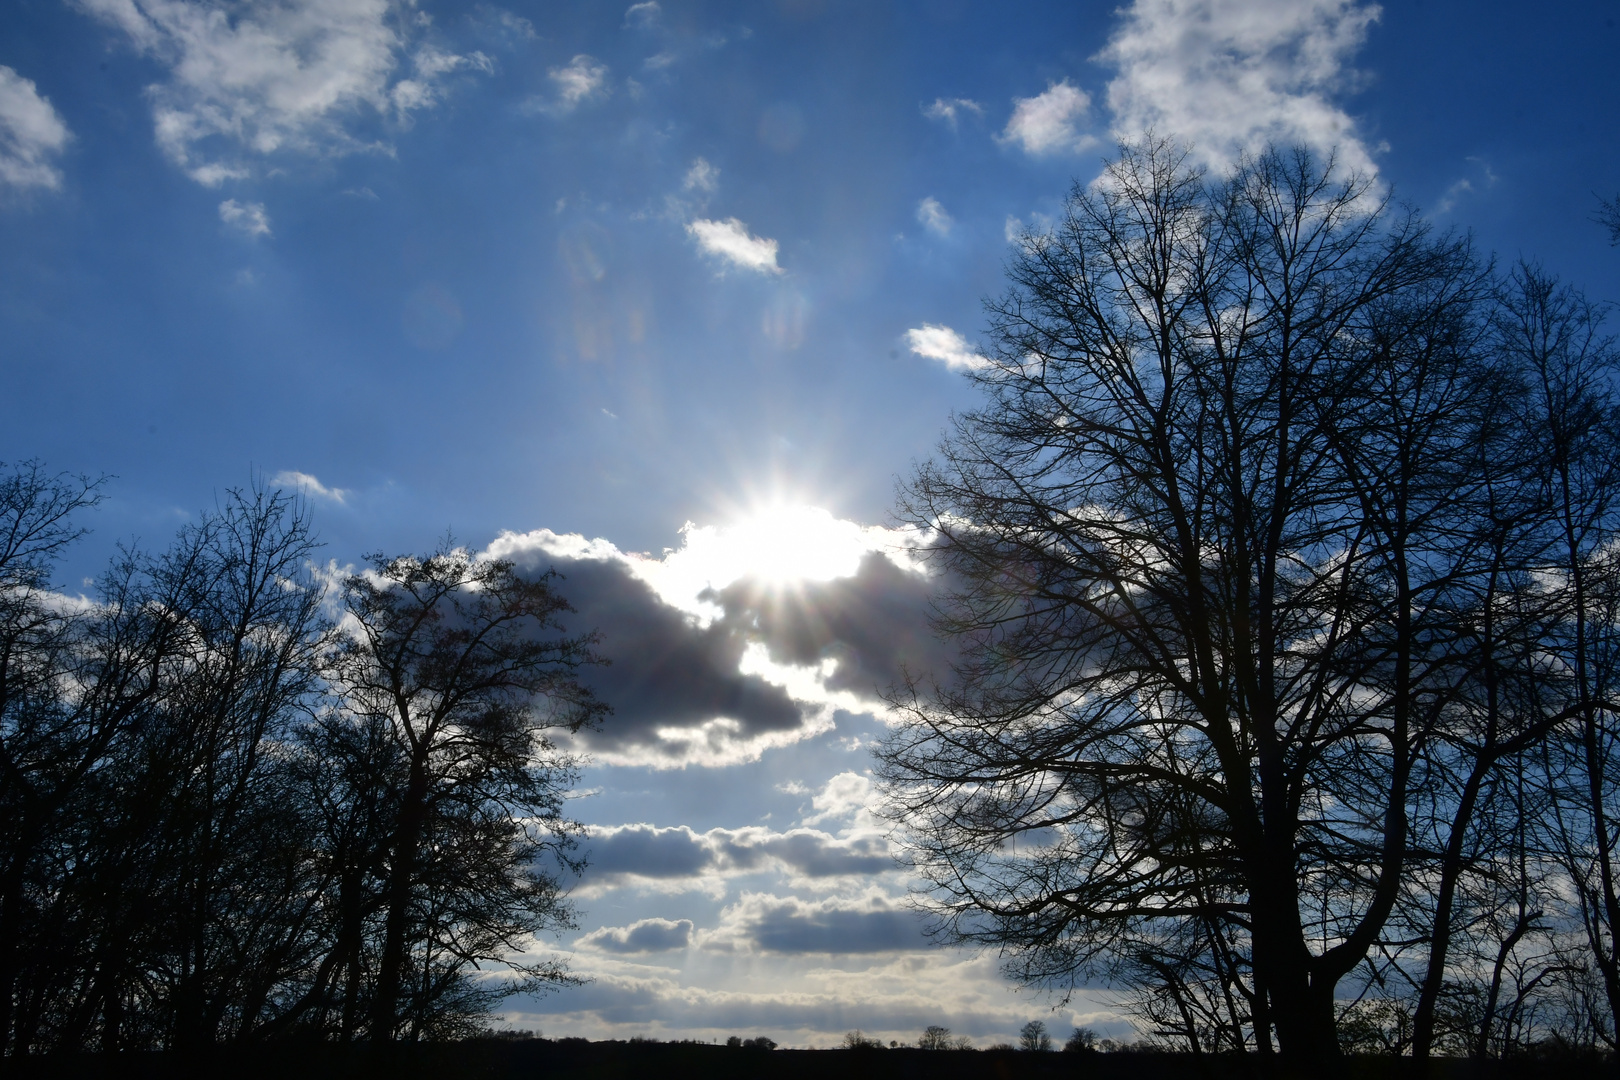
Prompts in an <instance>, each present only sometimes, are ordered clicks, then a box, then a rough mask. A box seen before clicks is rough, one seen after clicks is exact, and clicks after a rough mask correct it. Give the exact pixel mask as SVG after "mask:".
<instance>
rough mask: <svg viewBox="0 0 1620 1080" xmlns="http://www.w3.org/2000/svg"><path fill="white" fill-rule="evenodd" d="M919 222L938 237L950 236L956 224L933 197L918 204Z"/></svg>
mask: <svg viewBox="0 0 1620 1080" xmlns="http://www.w3.org/2000/svg"><path fill="white" fill-rule="evenodd" d="M917 220H918V221H919V222H920V223H921V224H922V225H923V227H924V228H926V229H927V230H928V231H929V232H931V233H933V234H934V235H936V236H949V235H950V234H951V226H952V225H954V224H956V222H955V221H953V220H952V219H951V215H949V214H947V213H946V212H945V208H944V207H943V206H941V205H940V204H939V200H938V199H936V198H934V197H933V196H932V195H930V196H928V197H927V198H926V199H924V200H923V201H922V202H920V203H918V204H917Z"/></svg>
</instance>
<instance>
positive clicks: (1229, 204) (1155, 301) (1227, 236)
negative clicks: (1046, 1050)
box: [882, 141, 1495, 1064]
mask: <svg viewBox="0 0 1620 1080" xmlns="http://www.w3.org/2000/svg"><path fill="white" fill-rule="evenodd" d="M1009 276H1010V277H1011V279H1012V287H1011V289H1010V290H1009V292H1008V293H1007V294H1006V296H1005V297H1003V298H1002V299H1000V300H999V301H995V302H992V303H990V304H988V305H987V306H988V310H989V312H990V317H991V326H990V336H991V343H992V344H991V349H990V352H989V354H988V356H987V360H988V361H989V362H988V364H987V366H986V367H985V368H984V369H983V370H981V371H979V372H978V373H976V374H975V375H974V378H975V380H976V381H977V382H978V383H979V385H980V387H981V389H982V391H983V392H984V394H985V399H986V401H985V404H984V405H983V406H982V407H981V408H979V409H976V410H974V411H972V412H970V413H967V414H965V415H964V416H962V417H960V418H959V419H958V420H957V421H956V423H955V426H954V429H953V432H952V434H951V436H950V437H949V438H948V439H947V440H946V442H945V443H944V444H943V445H942V447H941V450H940V453H939V455H938V457H937V459H936V460H935V461H934V462H932V463H929V464H925V465H923V466H922V467H920V468H919V469H918V470H917V472H916V473H915V475H914V476H913V478H912V480H911V481H910V483H909V484H908V485H907V487H906V489H905V491H904V493H903V497H902V503H901V513H902V515H903V516H904V517H905V518H907V519H909V520H911V521H914V522H916V523H918V524H920V525H923V526H926V527H928V528H932V529H934V530H936V531H937V534H938V536H939V537H940V540H939V545H938V548H937V550H938V554H939V558H940V559H941V560H942V561H943V562H944V564H945V565H946V566H947V567H948V568H949V571H950V574H951V575H952V580H953V581H955V582H957V583H959V584H958V587H957V588H956V590H955V592H954V594H953V595H952V596H951V598H950V600H949V602H948V605H947V607H946V608H945V610H944V612H943V614H942V618H941V620H940V626H941V629H942V630H943V631H945V632H946V633H948V634H951V635H953V636H954V637H955V638H957V639H958V640H959V642H960V643H961V644H962V645H963V647H964V657H965V659H964V660H963V661H962V662H961V663H960V664H958V665H957V668H956V670H955V671H954V672H953V675H952V678H951V679H950V680H948V681H946V682H943V683H941V684H938V685H918V686H914V687H913V688H912V692H911V694H910V695H909V696H906V697H904V698H902V699H900V700H898V701H897V702H896V704H897V706H899V707H900V708H901V709H903V710H904V711H905V713H906V714H907V716H908V721H909V722H908V723H906V724H904V725H902V726H901V727H900V728H899V729H898V730H897V731H896V732H895V733H894V735H893V736H892V737H891V739H890V741H889V742H888V744H887V746H886V748H885V750H884V752H883V754H882V774H883V778H884V781H885V784H886V788H887V791H888V793H889V796H890V799H891V806H892V810H893V813H894V816H895V819H896V822H897V826H898V828H899V831H900V833H901V835H902V837H903V838H904V839H905V840H906V842H907V843H908V845H909V847H910V850H911V851H912V852H913V853H914V856H915V861H916V865H917V867H918V869H919V870H920V871H921V872H922V873H923V874H924V875H925V876H926V879H927V880H928V882H929V883H930V885H931V886H932V891H931V894H930V895H931V900H932V903H933V905H934V910H935V911H936V912H937V913H938V914H939V916H940V917H941V918H942V920H943V926H944V928H945V929H946V931H947V933H948V934H950V935H952V936H954V937H955V938H957V939H958V940H964V941H970V942H979V943H983V944H987V945H992V946H995V947H997V948H1000V949H1002V950H1003V951H1004V952H1005V953H1006V954H1007V955H1008V957H1009V961H1008V967H1009V970H1010V972H1011V973H1012V974H1013V975H1014V976H1016V977H1018V978H1020V979H1023V980H1025V981H1028V982H1032V983H1036V984H1043V985H1055V986H1059V987H1068V986H1072V985H1073V980H1074V979H1076V978H1077V977H1078V976H1079V975H1080V973H1082V972H1087V971H1093V972H1095V971H1107V970H1109V969H1110V968H1113V969H1114V970H1116V971H1117V970H1118V969H1117V967H1116V964H1117V961H1118V958H1120V957H1136V956H1143V955H1150V953H1151V950H1149V951H1148V952H1147V953H1144V950H1143V949H1142V948H1140V945H1141V943H1142V942H1144V941H1147V942H1150V943H1151V942H1153V941H1155V940H1163V939H1164V938H1165V936H1166V935H1167V934H1169V933H1173V932H1174V931H1175V928H1176V927H1181V926H1187V925H1191V924H1196V923H1198V922H1200V921H1202V922H1204V923H1205V924H1207V925H1208V926H1210V927H1211V933H1210V935H1209V937H1208V938H1207V939H1206V941H1221V942H1224V943H1225V945H1224V946H1223V948H1229V949H1230V950H1231V951H1230V957H1231V959H1229V960H1226V961H1223V962H1224V963H1228V964H1229V965H1230V970H1229V972H1228V973H1226V974H1223V975H1222V976H1221V977H1222V978H1227V979H1230V978H1231V977H1232V975H1234V974H1235V975H1236V976H1237V977H1238V978H1239V979H1240V980H1241V981H1243V982H1244V983H1245V986H1244V988H1243V991H1242V992H1241V995H1240V996H1241V997H1242V998H1244V1000H1245V1002H1246V1003H1247V1005H1248V1007H1247V1008H1246V1009H1244V1010H1242V1011H1243V1012H1244V1013H1246V1014H1247V1016H1246V1019H1245V1021H1244V1022H1246V1023H1247V1024H1249V1025H1250V1026H1251V1027H1252V1029H1253V1030H1254V1032H1255V1039H1256V1041H1257V1043H1258V1044H1259V1045H1260V1046H1261V1047H1262V1048H1266V1047H1268V1046H1269V1044H1270V1034H1271V1032H1273V1031H1274V1032H1275V1034H1276V1037H1277V1039H1278V1041H1279V1043H1280V1045H1281V1049H1282V1051H1283V1053H1284V1054H1285V1055H1286V1056H1288V1057H1289V1058H1291V1059H1293V1060H1295V1061H1296V1062H1297V1063H1300V1064H1304V1063H1306V1062H1310V1061H1319V1060H1322V1059H1325V1058H1331V1057H1333V1056H1335V1055H1336V1054H1337V1053H1338V1041H1337V1037H1336V1032H1335V1017H1334V1012H1335V988H1336V987H1337V986H1338V985H1339V983H1340V981H1341V980H1342V979H1343V978H1344V977H1345V976H1346V975H1348V974H1349V973H1350V972H1351V971H1352V970H1354V969H1355V968H1356V967H1357V965H1359V964H1361V963H1362V962H1363V960H1364V959H1365V958H1366V957H1367V956H1368V954H1369V951H1370V950H1371V949H1372V948H1373V946H1374V945H1375V944H1376V943H1377V942H1378V941H1379V939H1380V936H1381V934H1382V932H1383V930H1384V927H1385V925H1386V923H1387V922H1388V920H1389V918H1390V916H1391V913H1392V911H1393V910H1394V908H1395V905H1396V902H1397V900H1398V899H1399V896H1400V892H1401V887H1402V882H1403V875H1404V872H1405V869H1406V859H1407V855H1408V850H1409V841H1410V831H1411V830H1410V823H1409V821H1408V819H1407V808H1408V806H1409V805H1410V803H1411V795H1412V790H1411V785H1412V779H1413V769H1414V765H1415V763H1416V762H1417V761H1418V760H1419V758H1420V755H1421V753H1422V752H1423V750H1424V748H1425V747H1426V746H1427V745H1428V742H1429V740H1430V739H1431V737H1432V735H1433V733H1434V731H1435V729H1436V727H1437V726H1439V725H1441V724H1443V723H1444V722H1446V720H1447V718H1448V716H1449V713H1450V711H1451V710H1452V709H1453V706H1454V701H1455V698H1456V685H1457V682H1458V677H1459V676H1458V672H1459V671H1460V670H1461V669H1463V668H1465V667H1466V664H1467V662H1468V658H1467V657H1466V656H1465V655H1464V650H1462V649H1461V648H1460V647H1459V646H1458V643H1457V640H1456V635H1455V633H1454V632H1453V631H1454V626H1455V623H1456V621H1457V618H1458V612H1459V611H1460V610H1461V608H1462V600H1461V599H1458V598H1457V597H1456V596H1455V595H1454V594H1455V593H1457V592H1458V583H1459V582H1464V581H1466V582H1473V581H1475V580H1476V579H1477V577H1478V574H1479V572H1480V567H1481V560H1480V557H1479V550H1480V549H1479V547H1478V545H1476V544H1472V543H1468V542H1464V543H1459V542H1457V539H1456V537H1457V535H1458V533H1459V531H1462V532H1464V533H1466V532H1468V531H1469V530H1472V529H1473V528H1474V526H1475V524H1476V515H1475V514H1474V508H1473V504H1474V503H1475V502H1476V501H1477V497H1478V492H1479V490H1480V479H1479V478H1478V477H1477V476H1475V475H1474V474H1473V472H1472V471H1471V468H1472V466H1473V465H1475V464H1477V463H1478V462H1479V461H1481V460H1487V461H1491V460H1495V458H1494V456H1493V448H1492V447H1490V446H1483V447H1482V440H1488V439H1489V438H1490V437H1491V432H1490V429H1489V426H1488V425H1487V424H1486V423H1485V421H1486V420H1488V419H1489V417H1490V408H1491V404H1490V403H1491V393H1492V389H1493V386H1494V385H1495V384H1494V378H1493V374H1492V372H1491V370H1490V366H1489V364H1486V363H1482V362H1480V360H1479V357H1478V355H1477V353H1476V352H1475V351H1474V349H1473V345H1474V343H1475V341H1476V340H1477V336H1478V335H1477V328H1478V317H1477V316H1478V311H1479V308H1480V305H1481V304H1482V302H1483V301H1484V299H1485V298H1486V295H1487V293H1488V288H1489V276H1488V273H1487V269H1486V268H1485V267H1484V266H1482V265H1481V264H1480V262H1479V260H1477V259H1476V258H1475V257H1474V255H1473V253H1472V252H1471V250H1470V249H1469V246H1468V244H1467V243H1466V242H1465V241H1464V240H1460V239H1456V238H1451V237H1436V236H1434V235H1432V234H1430V233H1429V232H1428V231H1427V229H1426V228H1425V227H1424V225H1423V224H1422V223H1421V222H1420V221H1419V220H1418V219H1417V218H1416V217H1415V216H1413V215H1410V214H1406V215H1402V214H1394V213H1391V212H1389V211H1388V209H1387V208H1386V207H1385V206H1383V205H1382V204H1380V203H1379V201H1378V199H1377V198H1376V196H1375V194H1374V193H1373V191H1372V189H1371V187H1370V185H1368V184H1367V183H1365V182H1363V181H1360V180H1357V179H1355V178H1353V177H1352V178H1341V177H1339V176H1338V174H1337V173H1336V171H1335V169H1334V168H1333V165H1332V163H1331V162H1328V163H1326V164H1319V163H1317V162H1314V161H1312V160H1311V158H1310V157H1309V156H1308V155H1307V154H1305V153H1303V152H1295V153H1292V154H1289V153H1280V152H1270V153H1267V154H1265V155H1263V156H1261V157H1259V158H1257V159H1255V160H1253V161H1250V162H1248V163H1247V164H1246V165H1245V166H1244V167H1243V168H1242V169H1240V170H1239V171H1238V173H1237V174H1236V175H1234V176H1233V177H1232V178H1230V179H1229V180H1227V181H1224V182H1221V183H1211V182H1208V181H1206V179H1205V178H1204V177H1203V176H1202V175H1201V174H1200V173H1199V172H1197V171H1196V170H1194V169H1191V168H1189V167H1188V165H1187V164H1186V159H1185V157H1184V155H1183V154H1182V153H1181V152H1180V151H1178V150H1177V149H1176V148H1175V147H1174V146H1173V145H1171V144H1169V143H1167V142H1164V141H1150V142H1148V143H1146V144H1144V145H1140V146H1127V147H1124V148H1123V149H1122V150H1121V152H1120V155H1119V157H1118V158H1117V159H1116V160H1115V161H1113V162H1111V163H1110V164H1109V165H1108V167H1107V169H1106V171H1105V173H1104V175H1103V177H1102V178H1101V179H1100V180H1099V181H1098V183H1097V184H1095V185H1093V186H1092V187H1091V188H1088V189H1081V188H1077V189H1076V190H1075V192H1074V194H1073V195H1072V196H1071V198H1070V200H1069V204H1068V209H1067V212H1066V214H1065V216H1064V218H1063V220H1062V221H1061V222H1060V224H1059V225H1058V226H1057V227H1056V228H1055V229H1054V230H1053V231H1052V232H1051V233H1049V234H1044V235H1029V236H1026V237H1025V238H1024V239H1023V241H1022V243H1021V246H1020V247H1019V248H1018V250H1017V251H1016V253H1015V255H1014V256H1013V258H1012V260H1011V263H1010V265H1009ZM1467 591H1468V590H1463V592H1467ZM1204 951H1206V952H1207V951H1208V949H1207V945H1206V947H1205V950H1204ZM1150 966H1151V965H1150Z"/></svg>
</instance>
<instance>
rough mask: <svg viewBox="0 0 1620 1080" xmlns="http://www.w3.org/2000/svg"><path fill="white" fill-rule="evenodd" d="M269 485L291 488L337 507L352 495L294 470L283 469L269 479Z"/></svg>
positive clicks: (345, 490)
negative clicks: (334, 504) (335, 504)
mask: <svg viewBox="0 0 1620 1080" xmlns="http://www.w3.org/2000/svg"><path fill="white" fill-rule="evenodd" d="M270 483H271V484H272V485H273V486H275V487H279V488H293V489H294V490H297V491H300V492H302V493H303V494H304V495H305V496H307V497H309V498H311V499H320V500H322V501H324V502H333V503H337V504H338V505H339V506H341V505H343V504H344V503H346V502H348V501H349V496H350V495H351V494H353V493H352V492H351V491H349V489H347V488H339V487H327V486H326V485H325V484H323V483H321V482H320V481H319V480H318V479H316V478H315V477H313V476H311V475H310V474H309V473H306V472H298V471H297V470H296V469H284V470H282V471H281V472H278V473H276V475H274V476H272V477H271V478H270Z"/></svg>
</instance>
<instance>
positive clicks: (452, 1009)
mask: <svg viewBox="0 0 1620 1080" xmlns="http://www.w3.org/2000/svg"><path fill="white" fill-rule="evenodd" d="M552 581H553V577H552V576H551V575H549V574H548V575H545V576H542V577H540V578H538V579H536V580H525V579H523V578H521V577H519V576H518V575H517V574H516V573H515V572H514V571H513V569H512V567H511V565H510V564H509V563H505V562H500V561H480V560H477V559H474V558H472V557H471V556H470V555H468V554H466V553H465V552H463V551H461V550H460V549H456V548H452V547H449V546H446V547H444V548H441V549H440V550H438V551H436V552H434V553H433V554H431V555H429V556H427V557H425V558H412V557H400V558H393V559H385V558H382V557H381V556H377V557H374V558H373V559H372V560H371V567H370V569H369V570H367V571H366V572H363V573H360V574H355V575H351V576H350V577H348V578H347V579H345V580H344V582H343V586H342V592H343V599H344V602H345V606H346V610H347V613H348V620H347V623H346V626H347V631H348V632H347V635H346V637H345V638H344V640H343V645H342V647H341V648H340V649H339V650H338V652H337V653H336V654H335V656H334V659H333V662H332V665H331V678H332V681H333V684H334V686H335V688H336V689H337V690H338V692H339V693H340V695H341V697H342V706H341V714H340V716H338V717H336V718H334V721H333V722H345V723H351V724H353V725H354V726H355V729H356V731H357V732H358V733H359V734H358V735H357V736H356V738H355V739H354V740H352V742H351V745H354V746H356V747H358V748H360V749H361V750H367V751H369V750H375V751H377V752H380V753H381V754H383V755H384V757H383V758H382V759H381V760H380V761H375V762H365V763H361V765H360V767H361V771H362V772H364V771H365V770H366V768H367V767H369V768H370V769H371V770H373V771H374V773H375V775H376V777H377V779H378V780H379V781H380V784H379V789H380V791H381V793H382V794H383V805H384V806H385V807H386V809H387V814H388V817H387V820H386V821H385V822H383V823H382V830H383V839H382V852H381V856H382V861H381V864H380V865H379V866H377V867H376V872H377V874H378V875H379V879H380V880H379V882H378V897H377V900H378V906H379V910H380V913H381V920H382V926H381V935H380V937H381V940H380V942H379V943H378V945H377V951H376V955H375V961H374V962H375V969H374V976H373V983H374V989H373V990H372V992H371V995H370V1013H371V1015H370V1018H369V1035H370V1038H371V1039H372V1040H374V1041H386V1040H391V1039H394V1038H396V1037H405V1038H409V1039H416V1038H421V1037H424V1036H432V1035H436V1034H443V1033H446V1031H447V1030H452V1029H453V1028H454V1025H455V1024H456V1023H457V1022H458V1018H466V1017H472V1016H478V1015H481V1014H482V1012H483V1011H484V1009H485V1008H486V1007H487V1004H488V1002H490V1001H491V1000H494V999H495V998H498V997H499V996H501V995H503V994H505V993H510V992H512V991H514V990H517V989H522V988H524V987H525V986H536V985H543V984H546V983H556V982H558V981H561V980H563V979H564V977H565V973H564V971H563V969H562V968H561V967H560V965H558V964H556V963H552V962H537V963H530V964H524V963H521V962H519V961H516V960H513V959H511V954H513V953H515V952H518V951H521V950H522V949H524V948H525V947H526V946H528V945H530V944H531V943H532V936H533V935H534V934H535V933H538V932H540V931H543V930H547V929H551V928H556V927H562V926H567V925H569V922H568V920H569V909H568V906H567V904H566V902H565V900H564V898H563V895H562V889H561V882H560V878H559V874H560V873H561V872H566V871H567V870H569V869H571V868H573V867H575V866H577V863H576V862H575V861H574V860H573V859H572V857H571V856H570V854H569V852H570V850H571V849H572V847H573V843H574V840H573V837H574V836H575V835H576V834H577V833H578V831H579V826H578V825H576V824H575V823H574V822H572V821H570V820H569V819H568V818H566V817H565V816H564V815H563V812H562V802H563V797H564V793H565V791H566V790H567V788H568V786H569V782H570V780H571V778H572V776H573V763H572V760H571V759H570V758H569V757H568V756H567V755H566V754H564V753H561V752H560V751H559V750H558V749H557V748H556V747H555V746H554V745H553V743H552V742H551V741H550V740H549V738H548V737H547V732H548V731H552V730H556V729H563V730H567V731H575V730H578V729H579V728H580V727H581V726H582V725H586V724H590V723H593V722H595V721H596V720H597V719H598V718H599V717H601V716H602V715H603V714H604V713H605V711H606V709H605V706H603V705H602V704H601V703H600V702H598V701H596V700H595V699H594V698H593V697H592V696H591V694H590V692H589V691H588V690H586V689H585V687H584V686H583V685H582V684H581V683H580V682H579V681H578V680H577V678H576V674H577V672H578V671H579V670H580V668H581V667H582V666H584V665H586V664H592V663H597V662H599V661H598V659H597V657H596V655H595V654H594V653H593V652H592V648H591V647H592V645H593V644H594V641H595V639H594V637H592V636H590V635H584V636H577V635H576V636H570V635H567V634H565V633H563V632H562V628H561V625H560V623H559V622H558V619H559V617H560V616H561V615H562V614H564V613H566V612H568V611H570V610H572V609H571V608H570V607H569V606H568V603H567V601H565V600H564V599H563V598H562V597H561V596H560V595H558V594H557V592H556V591H555V590H554V589H553V587H552ZM548 864H549V866H550V867H551V868H552V869H550V870H548ZM347 945H348V948H350V949H351V950H352V949H353V948H354V947H355V943H354V941H353V940H352V939H350V940H349V941H348V943H347ZM486 963H493V964H496V965H498V966H504V967H506V968H508V969H510V970H512V971H514V972H516V973H517V974H518V975H520V976H521V979H519V980H518V981H505V982H501V981H492V982H483V983H479V982H475V981H474V980H473V979H472V978H471V973H472V971H473V970H474V969H476V968H477V967H478V966H480V965H482V964H486ZM350 964H351V970H355V968H354V962H353V961H352V960H351V961H350ZM446 1025H449V1028H447V1027H446Z"/></svg>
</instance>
